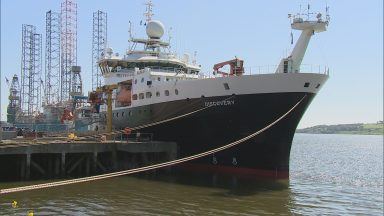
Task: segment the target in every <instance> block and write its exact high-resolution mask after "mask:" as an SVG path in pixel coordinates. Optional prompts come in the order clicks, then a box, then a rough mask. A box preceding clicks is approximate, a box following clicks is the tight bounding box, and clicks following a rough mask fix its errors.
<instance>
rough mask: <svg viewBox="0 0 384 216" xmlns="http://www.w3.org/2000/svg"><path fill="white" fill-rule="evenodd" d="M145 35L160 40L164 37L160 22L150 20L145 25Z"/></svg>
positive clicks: (162, 26)
mask: <svg viewBox="0 0 384 216" xmlns="http://www.w3.org/2000/svg"><path fill="white" fill-rule="evenodd" d="M146 31H147V35H148V37H150V38H157V39H159V38H161V37H162V36H163V35H164V25H163V23H161V22H160V21H157V20H151V21H149V22H148V23H147V28H146Z"/></svg>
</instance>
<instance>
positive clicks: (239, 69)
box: [213, 57, 244, 76]
mask: <svg viewBox="0 0 384 216" xmlns="http://www.w3.org/2000/svg"><path fill="white" fill-rule="evenodd" d="M226 65H229V66H230V69H229V73H227V72H223V71H220V69H221V68H222V67H224V66H226ZM243 65H244V60H241V59H238V58H237V57H236V58H235V59H232V60H229V61H225V62H220V63H217V64H215V65H214V66H213V74H214V75H216V74H221V75H223V76H234V75H235V76H241V75H242V74H243V73H244V67H243Z"/></svg>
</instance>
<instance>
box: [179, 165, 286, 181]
mask: <svg viewBox="0 0 384 216" xmlns="http://www.w3.org/2000/svg"><path fill="white" fill-rule="evenodd" d="M178 167H180V168H181V169H182V170H186V171H191V172H209V173H217V174H224V175H235V176H238V177H243V178H258V177H264V178H274V179H287V178H289V171H281V170H280V171H278V170H263V169H252V168H243V167H234V166H221V165H211V164H194V163H184V164H181V165H179V166H178Z"/></svg>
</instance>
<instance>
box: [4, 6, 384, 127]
mask: <svg viewBox="0 0 384 216" xmlns="http://www.w3.org/2000/svg"><path fill="white" fill-rule="evenodd" d="M0 2H1V120H5V119H6V106H7V104H8V99H7V98H8V94H9V91H8V87H7V85H6V83H5V78H6V77H7V78H8V79H9V80H10V79H11V77H12V76H13V74H18V75H19V76H20V67H21V66H20V65H21V26H22V24H32V25H35V26H36V28H37V32H38V33H42V34H43V47H44V40H45V12H46V11H48V10H53V11H59V10H60V3H61V0H34V1H32V0H1V1H0ZM144 3H145V0H129V1H128V0H113V1H105V0H104V1H102V0H92V1H90V0H77V4H78V65H80V66H81V67H82V78H83V84H84V91H85V92H87V91H88V90H90V89H91V69H92V67H91V62H92V59H91V54H92V13H93V12H94V11H97V10H102V11H105V12H107V14H108V46H109V47H112V48H113V50H114V52H118V53H120V54H124V53H125V51H126V49H127V47H128V26H129V24H128V23H129V21H131V22H132V23H133V25H134V26H133V31H134V36H136V37H140V36H144V26H140V21H141V20H145V18H144V16H143V13H144V11H145V5H144ZM153 3H154V5H155V6H154V13H155V15H154V17H153V19H157V20H161V21H162V22H163V24H164V25H165V27H166V29H169V28H170V27H171V28H172V30H171V38H172V39H171V45H172V50H173V51H175V52H177V53H178V54H179V56H181V55H182V54H184V53H189V54H190V55H191V56H193V53H194V52H195V51H196V52H197V62H198V63H199V64H201V65H202V71H203V72H204V73H205V74H209V73H211V70H212V69H211V68H212V66H213V65H214V64H215V63H217V62H221V61H225V60H229V59H232V58H233V57H234V56H238V57H240V58H242V59H244V61H245V67H246V70H249V69H247V68H253V70H255V68H257V66H265V65H277V64H278V63H279V62H280V59H281V58H282V57H284V56H285V55H286V54H287V53H288V54H289V52H290V51H291V50H292V48H293V47H292V45H291V44H290V41H291V37H290V34H291V29H290V25H289V19H288V16H287V14H288V13H296V12H299V9H300V5H301V8H303V11H304V8H306V5H307V4H308V3H310V4H311V11H313V12H316V11H322V12H323V11H324V10H325V6H326V5H328V6H329V7H330V15H331V22H330V25H329V27H328V31H326V32H322V33H319V34H315V35H314V36H313V37H312V39H311V42H310V44H309V46H308V49H307V53H306V56H305V57H304V60H303V64H307V65H326V66H328V67H329V68H330V70H329V71H330V78H329V80H328V82H327V83H326V84H325V85H324V86H323V88H322V89H321V91H320V93H319V94H318V95H317V96H316V97H315V99H314V101H313V102H312V104H311V105H310V106H309V108H308V110H307V112H306V113H305V115H304V116H303V118H302V120H301V122H300V124H299V128H303V127H308V126H313V125H318V124H342V123H369V122H377V121H379V120H383V2H382V0H368V1H351V0H337V1H330V0H328V1H326V0H317V1H314V0H312V1H309V0H307V1H302V0H289V1H288V0H284V1H281V0H280V1H279V0H268V1H265V0H263V1H261V0H259V1H255V0H238V1H232V0H210V1H206V0H193V1H192V0H190V1H178V0H153ZM293 34H294V40H297V38H298V37H299V32H297V31H293ZM165 39H168V36H167V35H166V36H165ZM43 56H44V55H43ZM307 68H308V69H309V68H310V67H307ZM315 72H317V70H316V71H315ZM43 73H44V70H43Z"/></svg>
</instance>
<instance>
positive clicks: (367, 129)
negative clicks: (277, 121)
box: [296, 122, 384, 135]
mask: <svg viewBox="0 0 384 216" xmlns="http://www.w3.org/2000/svg"><path fill="white" fill-rule="evenodd" d="M383 132H384V130H383V122H378V123H369V124H363V123H356V124H337V125H316V126H313V127H308V128H303V129H297V130H296V133H307V134H359V135H383Z"/></svg>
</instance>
